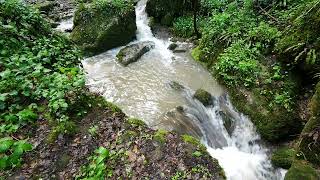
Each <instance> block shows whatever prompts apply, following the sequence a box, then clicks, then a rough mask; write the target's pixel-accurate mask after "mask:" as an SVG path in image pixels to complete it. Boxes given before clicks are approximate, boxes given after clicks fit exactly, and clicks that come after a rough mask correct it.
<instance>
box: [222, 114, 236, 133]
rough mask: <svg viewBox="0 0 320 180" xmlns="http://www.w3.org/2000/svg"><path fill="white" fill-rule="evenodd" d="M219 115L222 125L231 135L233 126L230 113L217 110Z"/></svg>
mask: <svg viewBox="0 0 320 180" xmlns="http://www.w3.org/2000/svg"><path fill="white" fill-rule="evenodd" d="M219 115H220V116H221V118H222V120H223V126H224V127H225V128H226V130H227V132H228V134H229V135H231V134H232V133H233V131H234V128H235V124H234V119H233V118H232V116H231V115H230V114H228V113H227V112H224V111H219Z"/></svg>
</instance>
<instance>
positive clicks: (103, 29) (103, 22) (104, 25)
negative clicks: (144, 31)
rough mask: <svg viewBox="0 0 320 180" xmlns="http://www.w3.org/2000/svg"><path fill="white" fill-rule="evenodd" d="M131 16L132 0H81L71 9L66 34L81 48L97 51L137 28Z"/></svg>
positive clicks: (125, 38)
mask: <svg viewBox="0 0 320 180" xmlns="http://www.w3.org/2000/svg"><path fill="white" fill-rule="evenodd" d="M135 19H136V16H135V8H134V3H133V2H132V1H125V0H123V3H119V2H117V3H116V2H114V1H109V0H100V1H92V2H91V3H85V4H84V3H81V4H80V5H79V6H78V8H77V10H76V12H75V17H74V29H73V31H72V33H71V36H70V37H71V39H72V40H73V41H75V42H76V43H77V44H79V45H80V46H81V47H82V48H83V49H84V50H85V51H87V52H90V53H91V54H97V53H100V52H103V51H106V50H109V49H112V48H115V47H118V46H122V45H125V44H127V43H129V42H130V41H132V40H133V39H134V38H135V34H136V29H137V26H136V23H135Z"/></svg>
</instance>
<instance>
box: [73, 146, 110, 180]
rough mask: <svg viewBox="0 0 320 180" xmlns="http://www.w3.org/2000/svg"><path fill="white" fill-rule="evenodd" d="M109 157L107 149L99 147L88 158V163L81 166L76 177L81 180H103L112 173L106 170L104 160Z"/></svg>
mask: <svg viewBox="0 0 320 180" xmlns="http://www.w3.org/2000/svg"><path fill="white" fill-rule="evenodd" d="M109 158H110V153H109V150H107V149H106V148H104V147H99V148H98V149H96V150H95V154H94V155H93V156H91V157H89V158H88V160H89V162H90V163H89V164H88V165H86V166H83V167H82V168H81V172H80V174H79V175H77V176H76V179H83V180H89V179H92V180H100V179H101V180H103V179H105V178H106V177H107V176H110V175H112V171H110V170H107V167H106V164H105V161H106V160H108V159H109Z"/></svg>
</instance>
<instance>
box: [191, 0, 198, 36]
mask: <svg viewBox="0 0 320 180" xmlns="http://www.w3.org/2000/svg"><path fill="white" fill-rule="evenodd" d="M192 6H193V29H194V33H195V34H196V36H197V38H200V33H199V31H198V28H197V14H198V0H192Z"/></svg>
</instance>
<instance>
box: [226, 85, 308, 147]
mask: <svg viewBox="0 0 320 180" xmlns="http://www.w3.org/2000/svg"><path fill="white" fill-rule="evenodd" d="M252 91H253V90H251V92H252ZM228 92H229V94H230V98H231V101H232V104H233V105H234V106H235V107H236V108H237V109H238V110H239V111H240V112H242V113H244V114H246V115H248V116H249V117H250V118H251V120H252V122H253V123H254V124H255V126H256V128H257V131H258V132H259V133H260V135H261V136H262V138H264V139H266V140H268V141H269V142H279V141H284V140H286V139H289V138H290V137H292V136H291V135H296V134H298V133H299V132H300V131H301V128H302V124H301V120H300V119H299V116H298V115H297V112H296V111H291V112H288V111H287V110H286V109H284V108H283V107H281V106H275V107H273V111H271V110H269V109H268V101H266V100H265V97H264V96H263V95H255V94H253V93H251V92H249V91H246V90H244V89H241V88H239V87H238V88H237V89H236V87H229V88H228Z"/></svg>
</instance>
